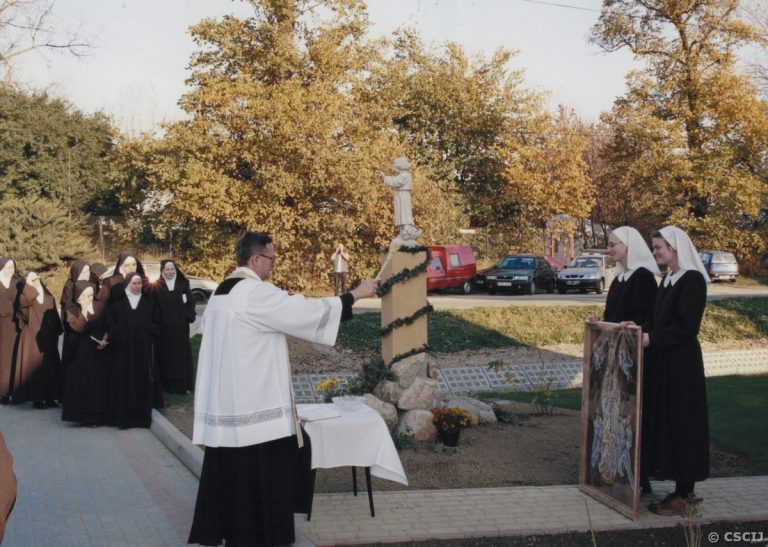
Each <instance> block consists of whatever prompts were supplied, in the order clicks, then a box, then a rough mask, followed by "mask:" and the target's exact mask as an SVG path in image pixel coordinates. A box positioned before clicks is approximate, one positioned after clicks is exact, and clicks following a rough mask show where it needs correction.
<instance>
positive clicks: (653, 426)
mask: <svg viewBox="0 0 768 547" xmlns="http://www.w3.org/2000/svg"><path fill="white" fill-rule="evenodd" d="M681 274H682V275H681ZM676 275H681V277H680V278H679V279H678V280H677V282H676V283H675V284H674V285H672V284H670V285H669V286H668V287H665V286H664V283H663V282H662V283H661V285H660V286H659V289H658V291H657V293H656V300H655V304H654V313H653V321H652V323H651V329H650V340H651V345H650V346H649V348H648V349H647V350H646V354H645V355H646V358H645V369H646V371H647V372H648V373H649V374H646V386H647V389H648V400H649V402H648V404H647V405H646V406H645V408H644V409H643V418H644V421H645V423H646V427H645V428H644V429H643V432H644V437H643V449H642V451H643V457H644V458H646V460H647V465H648V470H649V473H650V476H652V477H655V478H656V479H659V480H676V481H684V482H697V481H701V480H704V479H706V478H707V477H709V418H708V410H707V392H706V385H705V382H704V361H703V359H702V355H701V346H700V345H699V341H698V339H697V335H698V334H699V327H700V326H701V320H702V317H703V315H704V308H705V306H706V302H707V284H706V281H705V280H704V277H703V276H702V275H701V274H700V273H699V272H698V271H694V270H689V271H685V272H681V273H678V274H676Z"/></svg>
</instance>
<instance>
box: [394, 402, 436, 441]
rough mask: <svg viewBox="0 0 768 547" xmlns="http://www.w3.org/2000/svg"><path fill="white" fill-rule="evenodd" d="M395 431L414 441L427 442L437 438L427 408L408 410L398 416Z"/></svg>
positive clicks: (430, 414)
mask: <svg viewBox="0 0 768 547" xmlns="http://www.w3.org/2000/svg"><path fill="white" fill-rule="evenodd" d="M397 433H398V434H399V435H401V436H403V437H406V438H408V439H412V440H414V441H416V442H422V443H429V442H434V440H435V439H436V438H437V429H436V428H435V424H433V423H432V413H431V412H430V411H429V410H422V409H418V410H409V411H408V412H404V413H403V414H402V415H401V416H400V421H399V422H398V424H397Z"/></svg>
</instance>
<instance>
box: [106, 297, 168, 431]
mask: <svg viewBox="0 0 768 547" xmlns="http://www.w3.org/2000/svg"><path fill="white" fill-rule="evenodd" d="M107 330H108V332H109V339H110V341H111V343H110V345H111V348H112V381H111V386H110V404H111V410H110V424H111V425H115V426H117V427H119V428H121V429H126V428H129V427H149V426H150V424H151V423H152V407H153V406H154V402H155V387H156V386H155V379H156V376H157V370H156V365H155V359H154V337H155V336H157V334H159V330H160V326H159V323H158V311H157V307H156V306H155V302H154V300H153V299H152V298H150V297H149V296H148V295H146V294H144V295H142V296H141V299H140V300H139V303H138V305H137V306H136V309H132V308H131V304H130V302H129V301H128V297H127V296H125V291H123V297H122V298H117V299H116V300H115V301H114V302H112V303H111V304H110V306H109V312H108V316H107Z"/></svg>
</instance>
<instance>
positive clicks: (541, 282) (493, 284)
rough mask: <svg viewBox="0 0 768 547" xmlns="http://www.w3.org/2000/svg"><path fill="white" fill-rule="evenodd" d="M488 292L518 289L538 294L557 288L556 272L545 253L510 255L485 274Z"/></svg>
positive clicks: (494, 292)
mask: <svg viewBox="0 0 768 547" xmlns="http://www.w3.org/2000/svg"><path fill="white" fill-rule="evenodd" d="M485 285H486V288H487V289H488V294H496V293H497V292H502V291H516V292H524V293H527V294H536V292H537V291H538V290H539V289H544V290H546V291H547V292H549V293H551V292H554V290H555V272H554V270H553V269H552V266H550V265H549V262H547V261H546V259H545V258H544V256H543V255H509V256H505V257H504V258H502V259H501V261H500V262H499V263H498V264H496V266H494V267H493V268H492V269H491V270H490V271H488V272H487V273H486V274H485Z"/></svg>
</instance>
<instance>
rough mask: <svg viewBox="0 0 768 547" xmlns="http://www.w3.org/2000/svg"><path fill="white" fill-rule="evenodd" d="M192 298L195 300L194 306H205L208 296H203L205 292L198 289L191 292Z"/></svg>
mask: <svg viewBox="0 0 768 547" xmlns="http://www.w3.org/2000/svg"><path fill="white" fill-rule="evenodd" d="M192 298H194V299H195V304H205V303H206V302H208V295H207V294H205V291H201V290H200V289H195V290H193V291H192Z"/></svg>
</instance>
